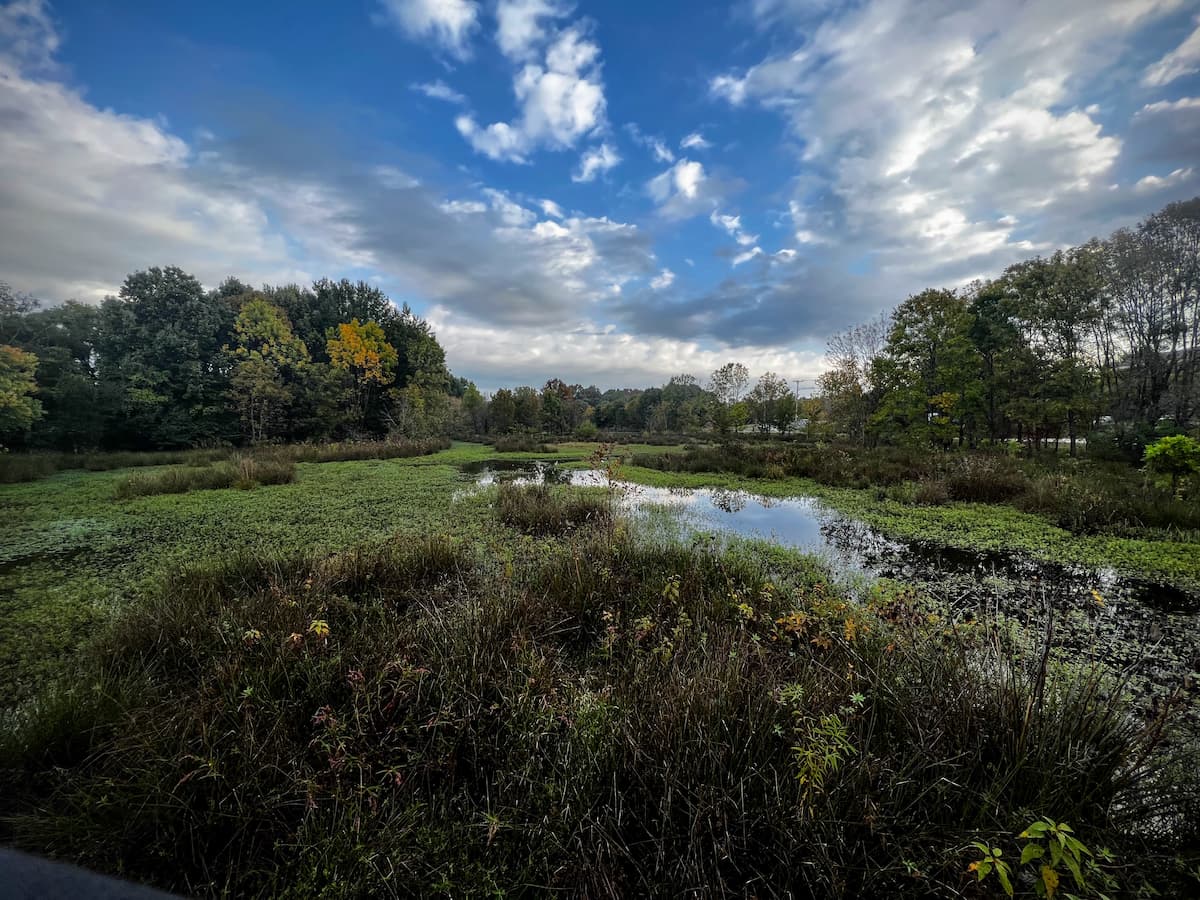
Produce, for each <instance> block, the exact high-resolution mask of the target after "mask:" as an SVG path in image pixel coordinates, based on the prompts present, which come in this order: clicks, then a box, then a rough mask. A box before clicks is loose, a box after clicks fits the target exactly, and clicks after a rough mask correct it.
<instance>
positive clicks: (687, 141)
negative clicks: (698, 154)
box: [679, 131, 712, 150]
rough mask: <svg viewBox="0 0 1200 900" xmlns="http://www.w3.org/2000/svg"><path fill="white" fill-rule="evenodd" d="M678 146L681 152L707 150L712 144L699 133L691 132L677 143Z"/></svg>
mask: <svg viewBox="0 0 1200 900" xmlns="http://www.w3.org/2000/svg"><path fill="white" fill-rule="evenodd" d="M679 146H680V149H683V150H707V149H708V148H709V147H711V146H712V144H710V143H709V142H708V141H707V140H705V139H704V135H702V134H701V133H700V132H698V131H693V132H692V133H691V134H689V135H687V136H686V137H685V138H684V139H683V140H681V141H680V142H679Z"/></svg>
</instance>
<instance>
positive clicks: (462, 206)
mask: <svg viewBox="0 0 1200 900" xmlns="http://www.w3.org/2000/svg"><path fill="white" fill-rule="evenodd" d="M438 206H439V208H440V209H441V210H442V212H444V213H449V214H450V215H452V216H478V215H483V213H485V212H487V211H488V205H487V204H486V203H481V202H480V201H478V200H446V201H444V202H442V203H440V204H438Z"/></svg>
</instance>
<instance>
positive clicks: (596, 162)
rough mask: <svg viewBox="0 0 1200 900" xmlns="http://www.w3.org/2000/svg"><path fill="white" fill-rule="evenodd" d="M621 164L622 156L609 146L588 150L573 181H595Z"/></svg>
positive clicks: (573, 176) (572, 178) (581, 159)
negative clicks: (597, 177)
mask: <svg viewBox="0 0 1200 900" xmlns="http://www.w3.org/2000/svg"><path fill="white" fill-rule="evenodd" d="M620 162H621V156H620V154H618V153H617V151H616V150H614V149H613V148H612V147H611V146H609V145H608V144H601V145H600V146H598V147H593V148H592V149H590V150H588V151H587V152H586V153H584V154H583V156H582V157H581V158H580V160H579V171H577V172H576V173H575V174H574V175H572V176H571V180H572V181H577V182H578V181H595V180H596V176H598V175H603V174H604V173H605V172H608V171H609V170H610V169H613V168H615V167H616V166H617V165H618V164H619V163H620Z"/></svg>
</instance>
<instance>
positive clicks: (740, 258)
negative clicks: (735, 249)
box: [733, 247, 763, 269]
mask: <svg viewBox="0 0 1200 900" xmlns="http://www.w3.org/2000/svg"><path fill="white" fill-rule="evenodd" d="M762 255H763V249H762V247H751V248H750V249H749V250H747V251H745V252H744V253H739V254H738V255H737V256H735V257H734V258H733V267H734V268H735V269H736V268H737V267H738V266H740V265H741V264H742V263H745V262H749V261H750V260H752V259H754V258H755V257H756V256H762Z"/></svg>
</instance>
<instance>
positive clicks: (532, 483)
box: [0, 203, 1200, 898]
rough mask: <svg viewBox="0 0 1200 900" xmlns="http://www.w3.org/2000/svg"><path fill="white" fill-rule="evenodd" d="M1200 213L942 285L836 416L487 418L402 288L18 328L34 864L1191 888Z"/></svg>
mask: <svg viewBox="0 0 1200 900" xmlns="http://www.w3.org/2000/svg"><path fill="white" fill-rule="evenodd" d="M1197 221H1200V218H1198V213H1197V207H1196V204H1195V203H1192V204H1190V205H1188V204H1183V205H1178V206H1176V207H1172V208H1168V209H1167V210H1164V211H1163V213H1160V214H1158V216H1157V217H1155V218H1153V219H1152V221H1151V222H1150V223H1149V224H1148V225H1143V226H1139V229H1138V230H1136V231H1135V232H1122V233H1118V235H1115V236H1114V237H1113V238H1112V239H1110V240H1109V241H1108V242H1095V243H1092V244H1089V245H1087V246H1085V247H1081V248H1076V249H1075V250H1073V251H1071V252H1069V253H1062V254H1058V255H1056V256H1054V257H1052V258H1050V259H1039V260H1032V261H1030V262H1029V263H1027V264H1022V265H1021V266H1016V267H1013V268H1011V269H1010V270H1007V271H1006V272H1004V273H1003V274H1001V275H1000V276H998V277H997V278H996V279H993V280H991V281H988V282H986V283H982V284H977V285H973V286H972V287H970V288H969V289H965V290H961V291H926V292H923V293H921V294H919V295H915V296H913V297H910V298H909V299H908V300H906V301H905V302H904V303H902V304H901V305H900V307H898V308H897V310H896V311H895V312H894V313H893V314H892V316H891V317H890V318H889V319H887V320H881V321H880V322H878V323H871V324H868V325H864V326H859V327H858V328H855V329H851V330H850V331H849V332H847V333H844V334H842V335H840V336H837V337H835V338H834V340H833V341H832V342H831V346H830V350H831V353H830V367H829V370H828V371H827V372H826V374H825V375H824V376H822V379H821V382H820V390H819V392H817V393H816V394H814V395H813V396H810V397H801V396H798V395H797V394H795V393H793V392H791V391H790V390H788V388H787V383H786V382H784V381H783V380H782V379H780V378H779V377H778V376H776V375H773V374H772V373H764V374H763V375H762V376H761V377H760V378H759V380H758V382H757V384H756V385H755V386H754V387H750V384H749V372H748V370H747V369H746V367H745V366H743V365H741V364H738V363H735V362H734V363H729V364H727V365H724V366H722V367H721V368H719V369H717V370H716V371H715V372H713V373H712V375H711V376H710V377H709V378H708V379H707V380H706V381H704V382H703V383H702V382H701V381H700V380H698V379H696V378H693V377H690V376H679V377H677V378H673V379H672V380H671V381H670V382H669V383H668V384H666V385H664V386H662V387H661V388H650V389H646V390H628V389H621V390H615V389H614V390H609V391H603V392H602V391H600V390H599V389H597V388H595V387H585V386H583V385H579V384H568V383H567V382H565V381H563V380H559V379H551V380H549V381H547V382H546V384H545V385H544V386H543V387H542V388H540V389H536V388H533V387H529V386H525V387H518V388H515V389H513V390H506V389H499V390H496V391H494V392H493V393H492V394H491V395H490V396H489V397H484V396H483V394H482V393H481V392H480V391H479V390H478V389H477V388H476V387H475V385H473V384H471V383H470V382H469V381H466V380H465V379H461V378H456V377H455V376H453V375H452V374H451V373H450V371H449V370H448V369H447V367H446V365H445V359H444V354H443V353H442V350H441V347H440V345H439V344H438V342H437V339H436V337H435V335H434V334H433V332H432V331H431V330H430V328H429V326H428V325H427V324H426V323H425V322H423V321H422V320H421V319H420V318H418V317H417V316H415V315H414V314H413V313H412V312H411V311H410V310H407V309H406V308H402V309H397V308H396V307H395V306H394V305H392V304H391V302H390V301H389V300H388V298H387V297H386V296H384V295H383V294H382V293H381V292H380V291H378V289H376V288H374V287H372V286H371V285H368V284H364V283H359V284H352V283H350V282H347V281H343V282H331V281H327V280H326V281H319V282H317V283H315V284H314V285H313V286H312V288H311V289H309V288H298V287H295V286H291V287H270V286H265V287H264V288H262V289H261V290H250V289H249V288H247V287H246V286H245V285H244V284H242V283H241V282H238V281H237V280H236V279H230V280H229V281H227V282H226V283H224V284H223V285H221V287H220V288H219V289H217V290H213V291H205V290H203V289H202V288H201V286H200V285H199V283H198V282H197V281H196V280H195V279H194V278H191V276H188V275H187V274H186V273H184V272H182V271H180V270H178V269H165V270H159V269H153V270H149V271H146V272H140V273H136V274H135V275H132V276H130V277H129V279H127V281H126V283H125V286H124V288H123V289H122V291H121V294H120V296H119V297H115V298H110V299H109V300H108V301H106V302H105V303H104V304H103V305H102V306H101V307H99V308H95V307H84V306H82V305H79V304H67V305H65V306H62V307H54V308H50V309H41V308H38V306H37V305H36V304H34V303H32V302H31V301H29V300H28V298H23V297H19V296H16V295H13V294H12V293H11V292H7V291H5V292H0V299H3V301H4V303H3V305H2V306H0V327H2V329H3V334H5V335H9V336H12V337H11V340H12V342H13V343H12V345H11V346H10V345H5V346H4V347H0V351H3V356H2V358H0V377H2V378H4V379H5V381H4V384H3V388H4V391H3V397H4V403H5V406H4V407H3V408H2V409H0V412H2V413H3V418H0V428H2V434H3V436H4V438H5V440H6V443H7V446H8V447H9V451H10V452H6V453H4V454H3V455H0V482H3V484H0V511H2V512H3V517H2V518H0V679H2V683H3V686H4V697H5V699H4V702H3V711H2V713H0V715H2V716H3V723H2V724H3V729H2V731H3V737H2V738H0V788H2V790H0V794H2V796H3V801H2V802H0V840H2V841H3V842H4V843H11V844H14V845H16V846H19V847H23V848H27V849H31V850H33V851H36V852H40V853H43V854H47V855H52V856H56V857H60V858H63V859H67V860H72V861H77V862H81V863H83V864H85V865H88V866H91V867H93V868H96V869H99V870H103V871H106V872H112V873H117V874H121V875H125V876H128V877H132V878H136V879H139V880H144V881H147V882H149V883H152V884H155V885H158V886H161V887H164V888H167V889H171V890H175V891H178V892H181V893H185V894H189V895H200V896H210V895H233V896H287V895H294V896H313V895H322V896H347V897H350V896H386V895H393V896H412V895H420V896H439V895H444V896H454V897H460V896H483V895H488V896H496V895H510V894H517V895H531V894H544V893H547V892H557V893H563V894H567V895H586V896H611V897H617V896H631V895H638V896H640V895H648V896H676V895H678V894H681V893H685V894H698V895H716V896H725V895H731V896H793V897H814V898H816V897H847V898H849V897H891V896H929V897H990V896H1006V895H1019V896H1051V895H1055V894H1057V895H1061V896H1078V897H1117V896H1145V897H1151V896H1188V895H1189V893H1193V894H1194V893H1195V892H1196V890H1197V889H1200V834H1198V833H1197V823H1198V822H1200V781H1198V780H1197V772H1198V771H1200V697H1198V692H1197V690H1196V679H1197V677H1198V675H1200V621H1198V620H1200V443H1197V437H1198V434H1197V431H1196V428H1197V419H1196V416H1197V390H1196V385H1197V374H1198V373H1200V353H1197V350H1196V346H1195V341H1196V334H1197V323H1198V322H1200V317H1198V316H1200V314H1198V312H1197V310H1200V299H1198V298H1197V291H1196V288H1197V285H1200V264H1198V262H1197V257H1196V254H1195V252H1194V249H1193V250H1188V249H1187V248H1188V247H1189V246H1192V245H1190V244H1187V242H1186V241H1184V240H1183V237H1186V236H1187V235H1189V234H1193V232H1194V229H1195V228H1196V227H1197V226H1196V223H1197ZM1189 229H1192V230H1189ZM1164 253H1165V254H1168V256H1169V258H1171V259H1174V260H1176V261H1177V262H1178V263H1179V265H1178V266H1177V267H1176V270H1177V271H1178V272H1182V273H1184V274H1187V273H1191V274H1190V275H1188V278H1190V279H1191V280H1189V281H1187V282H1186V284H1183V283H1182V282H1179V283H1176V282H1175V281H1170V280H1167V281H1163V280H1162V279H1158V280H1156V278H1157V276H1156V275H1155V272H1158V271H1159V270H1158V269H1154V267H1153V266H1152V265H1151V262H1153V261H1154V260H1161V259H1162V258H1163V254H1164ZM1189 253H1190V254H1191V255H1190V256H1189V255H1188V254H1189ZM1139 254H1142V255H1139ZM1172 254H1173V255H1172ZM1139 260H1140V262H1139ZM1139 266H1141V268H1139ZM1189 267H1190V268H1189ZM1182 277H1183V276H1182V275H1181V276H1180V278H1182ZM1155 292H1157V293H1155ZM1148 297H1149V298H1150V299H1149V300H1148V299H1147V298H1148ZM1147 304H1149V306H1147ZM1155 304H1157V305H1155ZM1151 307H1152V308H1151ZM1163 322H1167V323H1168V325H1165V326H1163V330H1161V331H1159V332H1156V333H1155V334H1152V335H1150V336H1149V337H1147V336H1146V333H1145V329H1144V328H1142V326H1144V325H1146V324H1147V323H1150V324H1153V325H1154V326H1155V327H1156V328H1157V327H1158V326H1159V325H1161V324H1162V323H1163ZM8 339H9V338H6V340H8Z"/></svg>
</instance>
